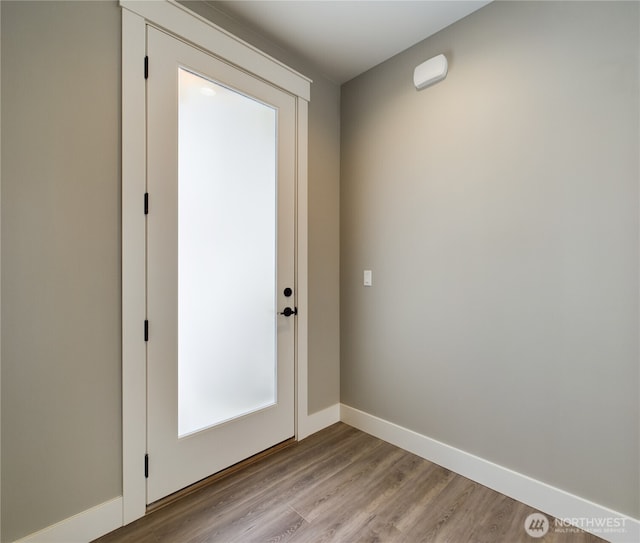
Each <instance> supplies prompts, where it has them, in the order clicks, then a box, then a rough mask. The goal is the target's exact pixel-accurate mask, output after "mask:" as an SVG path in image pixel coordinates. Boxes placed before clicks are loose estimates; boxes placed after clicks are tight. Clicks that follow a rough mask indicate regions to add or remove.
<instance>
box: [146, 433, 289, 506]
mask: <svg viewBox="0 0 640 543" xmlns="http://www.w3.org/2000/svg"><path fill="white" fill-rule="evenodd" d="M295 442H296V438H295V437H290V438H289V439H287V440H285V441H282V442H280V443H278V444H277V445H274V446H273V447H269V448H268V449H266V450H264V451H262V452H259V453H257V454H254V455H253V456H250V457H249V458H246V459H245V460H241V461H240V462H238V463H237V464H233V465H232V466H229V467H228V468H226V469H223V470H222V471H219V472H217V473H214V474H213V475H209V477H205V478H204V479H201V480H200V481H198V482H196V483H193V484H192V485H189V486H187V487H185V488H183V489H181V490H178V491H176V492H174V493H173V494H169V495H168V496H165V497H164V498H160V499H159V500H156V501H155V502H153V503H150V504H148V505H147V508H146V510H145V514H147V515H148V514H149V513H153V512H154V511H157V510H158V509H162V508H163V507H166V506H167V505H170V504H172V503H174V502H176V501H178V500H180V499H182V498H184V497H185V496H188V495H189V494H193V493H194V492H197V491H198V490H200V489H201V488H205V487H207V486H209V485H212V484H214V483H216V482H218V481H219V480H221V479H224V478H225V477H227V476H228V475H231V474H233V473H237V472H238V471H241V470H243V469H245V468H248V467H249V466H251V465H253V464H255V463H256V462H259V461H260V460H262V459H263V458H266V457H267V456H271V455H272V454H274V453H277V452H279V451H281V450H283V449H286V448H287V447H290V446H291V445H293V444H294V443H295Z"/></svg>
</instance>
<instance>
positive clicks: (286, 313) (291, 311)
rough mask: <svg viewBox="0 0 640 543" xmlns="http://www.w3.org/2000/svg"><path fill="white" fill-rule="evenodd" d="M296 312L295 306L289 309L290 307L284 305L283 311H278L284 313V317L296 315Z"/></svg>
mask: <svg viewBox="0 0 640 543" xmlns="http://www.w3.org/2000/svg"><path fill="white" fill-rule="evenodd" d="M297 314H298V308H297V307H294V308H293V309H291V308H290V307H285V308H284V311H282V312H281V313H280V315H284V316H285V317H290V316H291V315H297Z"/></svg>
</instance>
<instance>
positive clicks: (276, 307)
mask: <svg viewBox="0 0 640 543" xmlns="http://www.w3.org/2000/svg"><path fill="white" fill-rule="evenodd" d="M147 47H148V56H149V67H150V69H149V77H148V80H147V112H148V120H147V128H148V130H147V145H148V157H147V172H148V174H147V190H148V215H147V319H148V341H147V383H148V386H147V410H148V413H147V432H148V434H147V451H148V462H149V473H148V479H147V503H151V502H153V501H155V500H158V499H160V498H162V497H164V496H166V495H168V494H170V493H172V492H174V491H176V490H179V489H181V488H184V487H185V486H188V485H189V484H191V483H194V482H196V481H198V480H200V479H202V478H204V477H207V476H209V475H211V474H213V473H215V472H217V471H219V470H222V469H224V468H226V467H228V466H230V465H232V464H235V463H236V462H238V461H240V460H243V459H245V458H247V457H249V456H251V455H253V454H255V453H257V452H260V451H262V450H264V449H266V448H268V447H270V446H272V445H275V444H277V443H279V442H281V441H283V440H286V439H288V438H290V437H292V436H293V435H294V396H295V394H294V351H295V349H294V340H295V314H292V315H286V313H289V311H286V310H285V308H286V307H289V308H291V309H292V310H294V311H295V288H294V278H295V277H294V274H295V269H294V261H295V259H294V256H295V255H294V243H295V235H294V226H295V168H296V163H295V151H296V150H295V141H296V132H295V131H296V119H295V115H296V111H295V107H296V100H295V98H294V97H293V96H291V95H289V94H287V93H285V92H283V91H282V90H280V89H277V88H275V87H273V86H271V85H269V84H268V83H265V82H264V81H261V80H259V79H257V78H255V77H252V76H251V75H248V74H247V73H246V72H243V71H241V70H239V69H237V68H235V67H233V66H231V65H229V64H227V63H225V62H222V61H220V60H218V59H216V58H215V57H213V56H211V55H209V54H207V53H204V52H203V51H201V50H199V49H196V48H194V47H192V46H190V45H188V44H186V43H184V42H181V41H179V40H177V39H175V38H173V37H171V36H169V35H168V34H165V33H164V32H161V31H159V30H156V29H154V28H151V27H149V28H148V35H147ZM283 313H285V314H283Z"/></svg>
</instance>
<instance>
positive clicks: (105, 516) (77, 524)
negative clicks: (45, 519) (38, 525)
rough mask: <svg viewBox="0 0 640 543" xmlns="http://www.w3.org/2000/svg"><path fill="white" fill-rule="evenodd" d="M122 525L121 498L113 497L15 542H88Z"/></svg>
mask: <svg viewBox="0 0 640 543" xmlns="http://www.w3.org/2000/svg"><path fill="white" fill-rule="evenodd" d="M120 526H122V498H121V497H118V498H114V499H113V500H109V501H108V502H104V503H101V504H100V505H96V506H95V507H92V508H91V509H87V510H86V511H83V512H82V513H78V514H77V515H74V516H73V517H69V518H68V519H65V520H63V521H62V522H58V523H57V524H53V525H52V526H49V527H48V528H45V529H44V530H40V531H39V532H35V533H33V534H31V535H28V536H26V537H23V538H22V539H20V540H18V541H16V542H15V543H88V542H89V541H93V540H94V539H97V538H98V537H101V536H103V535H105V534H108V533H109V532H111V531H113V530H115V529H117V528H120Z"/></svg>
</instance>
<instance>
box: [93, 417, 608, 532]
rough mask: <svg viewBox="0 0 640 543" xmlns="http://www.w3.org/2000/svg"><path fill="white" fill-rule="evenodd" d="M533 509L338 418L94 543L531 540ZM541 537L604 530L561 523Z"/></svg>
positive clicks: (551, 520) (550, 518)
mask: <svg viewBox="0 0 640 543" xmlns="http://www.w3.org/2000/svg"><path fill="white" fill-rule="evenodd" d="M533 512H535V510H534V509H532V508H530V507H528V506H526V505H524V504H522V503H519V502H517V501H515V500H513V499H511V498H509V497H507V496H504V495H502V494H499V493H497V492H494V491H493V490H491V489H489V488H486V487H484V486H482V485H479V484H478V483H475V482H473V481H470V480H469V479H465V478H464V477H461V476H460V475H457V474H455V473H453V472H451V471H448V470H446V469H444V468H442V467H440V466H437V465H435V464H432V463H430V462H427V461H426V460H424V459H422V458H419V457H417V456H415V455H413V454H411V453H409V452H406V451H403V450H402V449H399V448H397V447H394V446H393V445H391V444H389V443H386V442H384V441H381V440H379V439H377V438H374V437H372V436H370V435H368V434H365V433H363V432H360V431H359V430H356V429H354V428H351V427H349V426H347V425H345V424H343V423H338V424H335V425H333V426H330V427H329V428H326V429H325V430H323V431H321V432H318V433H317V434H314V435H313V436H310V437H309V438H307V439H305V440H304V441H302V442H299V443H296V444H294V445H292V446H290V447H288V448H285V449H282V450H280V451H277V452H275V453H274V454H273V455H270V456H268V457H266V458H263V459H260V460H257V461H256V462H255V463H254V464H252V465H250V466H248V467H246V468H245V469H242V470H240V471H236V472H234V473H231V474H229V475H226V474H223V475H222V476H221V477H220V478H219V479H218V480H217V481H215V482H213V483H212V484H211V485H209V486H205V487H203V488H200V489H198V490H196V491H195V492H193V493H192V494H189V495H186V496H184V497H182V498H180V499H179V500H177V501H175V502H174V503H171V504H169V505H166V506H165V507H163V508H161V509H158V510H156V511H154V512H152V513H150V514H148V515H147V516H145V517H144V518H142V519H140V520H138V521H136V522H134V523H132V524H130V525H128V526H125V527H123V528H121V529H119V530H116V531H115V532H112V533H111V534H107V535H105V536H104V537H102V538H100V539H98V540H96V542H94V543H418V542H429V543H444V542H450V543H520V542H522V543H531V541H532V539H531V538H530V537H529V536H528V535H527V534H526V532H525V529H524V522H525V519H526V518H527V516H528V515H529V514H531V513H533ZM548 518H549V520H550V522H552V523H553V519H552V517H548ZM537 541H540V542H541V543H597V542H601V541H602V540H600V539H598V538H597V537H595V536H593V535H590V534H587V533H584V532H579V531H578V532H577V533H574V532H573V531H567V532H566V533H556V532H554V531H553V527H552V529H551V530H550V531H549V533H548V534H547V535H546V536H545V537H544V538H540V539H538V540H537Z"/></svg>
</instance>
